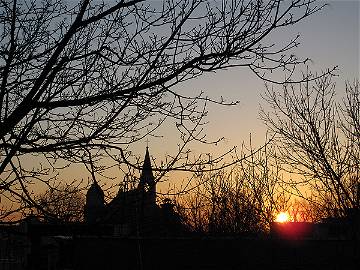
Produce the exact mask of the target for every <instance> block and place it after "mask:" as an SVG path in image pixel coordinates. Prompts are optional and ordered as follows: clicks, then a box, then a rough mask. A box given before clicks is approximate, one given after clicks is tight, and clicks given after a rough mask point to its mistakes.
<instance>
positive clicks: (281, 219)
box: [275, 212, 290, 223]
mask: <svg viewBox="0 0 360 270" xmlns="http://www.w3.org/2000/svg"><path fill="white" fill-rule="evenodd" d="M288 221H290V216H289V214H288V213H287V212H280V213H279V214H278V215H277V216H276V219H275V222H280V223H284V222H288Z"/></svg>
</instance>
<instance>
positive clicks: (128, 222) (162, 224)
mask: <svg viewBox="0 0 360 270" xmlns="http://www.w3.org/2000/svg"><path fill="white" fill-rule="evenodd" d="M125 182H126V181H125ZM84 219H85V222H86V223H87V224H95V225H96V224H108V225H109V224H111V225H113V226H114V234H115V235H118V236H127V235H132V236H164V235H174V234H181V233H182V232H184V227H183V225H182V223H181V219H180V217H179V215H177V214H176V213H175V211H174V209H173V204H172V203H171V201H170V200H169V199H168V200H165V201H164V203H163V204H162V205H161V206H159V205H157V203H156V181H155V177H154V174H153V169H152V166H151V160H150V154H149V149H148V147H146V152H145V158H144V162H143V167H142V172H141V175H140V179H139V183H138V185H137V187H136V188H133V189H127V187H126V184H125V185H124V186H122V187H120V188H119V191H118V194H117V195H116V197H115V198H114V199H113V200H112V201H110V202H109V203H107V204H106V202H105V200H104V192H103V190H102V189H101V187H100V185H99V184H98V183H97V182H96V180H94V182H93V184H92V185H91V186H90V188H89V190H88V192H87V194H86V204H85V207H84Z"/></svg>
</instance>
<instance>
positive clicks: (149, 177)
mask: <svg viewBox="0 0 360 270" xmlns="http://www.w3.org/2000/svg"><path fill="white" fill-rule="evenodd" d="M145 184H147V185H148V186H149V187H151V186H154V185H155V178H154V175H153V171H152V167H151V160H150V154H149V147H146V153H145V159H144V164H143V167H142V172H141V176H140V183H139V187H140V188H143V187H144V186H145Z"/></svg>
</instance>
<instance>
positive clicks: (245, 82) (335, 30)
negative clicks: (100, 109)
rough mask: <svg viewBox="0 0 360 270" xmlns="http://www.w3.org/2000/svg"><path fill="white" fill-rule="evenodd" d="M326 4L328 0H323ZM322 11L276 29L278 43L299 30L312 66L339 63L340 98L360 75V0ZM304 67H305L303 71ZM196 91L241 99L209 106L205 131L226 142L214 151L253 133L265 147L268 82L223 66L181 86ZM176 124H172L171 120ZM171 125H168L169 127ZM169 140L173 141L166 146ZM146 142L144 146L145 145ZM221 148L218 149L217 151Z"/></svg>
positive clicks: (159, 147)
mask: <svg viewBox="0 0 360 270" xmlns="http://www.w3.org/2000/svg"><path fill="white" fill-rule="evenodd" d="M323 3H325V1H323ZM326 3H329V5H328V6H326V7H325V8H324V9H323V10H322V11H320V12H319V13H317V14H315V15H313V16H311V17H308V18H306V19H304V20H303V21H301V22H300V23H299V24H297V25H295V26H293V27H292V28H287V29H286V31H285V32H279V33H275V36H273V39H275V42H276V41H277V40H276V39H278V40H279V41H282V42H284V41H286V40H288V39H290V38H291V37H294V36H296V35H297V34H300V42H301V44H300V46H299V47H298V48H297V49H296V51H295V53H296V55H297V56H299V57H301V58H307V57H308V58H310V59H311V60H312V61H311V62H309V69H310V70H311V71H312V72H321V71H324V70H326V69H329V68H332V67H334V66H338V68H339V69H338V72H337V74H338V75H339V76H338V78H337V79H336V82H337V90H338V91H339V96H341V95H342V93H343V92H344V85H345V81H346V80H349V81H353V80H354V79H356V78H359V25H360V23H359V9H360V7H359V5H360V4H359V3H360V2H359V1H346V0H345V1H328V2H326ZM303 71H304V70H303ZM181 87H183V88H187V89H193V90H194V91H195V92H198V91H200V90H203V91H204V92H205V93H206V94H207V95H209V96H211V97H214V98H217V97H219V96H224V97H225V98H227V99H228V100H239V101H240V104H239V105H238V106H234V107H224V106H219V105H210V106H209V107H208V109H209V116H208V118H207V120H208V122H209V124H208V125H207V126H206V134H207V136H208V137H209V139H216V138H220V137H225V140H224V142H223V143H222V144H219V145H218V146H217V148H216V147H215V148H213V149H212V150H213V151H215V152H216V151H221V149H222V148H226V147H231V146H235V145H240V144H241V143H242V142H243V141H244V142H249V138H250V133H251V137H252V142H253V143H254V144H255V145H261V143H263V142H264V140H265V134H266V128H265V126H264V124H263V123H262V122H261V121H260V120H259V109H260V106H263V107H266V104H265V103H264V101H263V100H262V98H261V94H262V93H263V92H264V89H265V87H264V82H263V81H261V80H260V79H259V78H257V77H256V76H255V75H254V74H252V73H251V72H250V71H249V70H247V69H245V68H236V69H230V70H223V71H220V72H217V73H211V74H206V75H204V76H202V77H201V78H199V79H196V80H192V81H191V82H189V83H187V84H185V85H182V86H180V87H179V90H180V91H182V90H183V89H182V88H181ZM170 126H171V124H170ZM168 128H170V127H166V129H168ZM175 137H176V136H175V135H174V138H173V139H172V138H171V132H170V135H169V133H167V136H166V137H164V138H159V139H156V138H150V143H149V146H150V147H151V148H152V151H153V153H155V154H156V155H162V153H163V152H166V151H171V150H170V149H171V147H169V145H171V144H174V145H175V144H176V142H175V141H174V140H175ZM164 139H165V140H168V141H169V144H167V147H169V148H168V149H169V150H167V149H164V144H163V142H164ZM145 146H146V143H145V141H144V144H143V146H141V145H139V150H138V151H140V152H141V147H143V148H144V147H145ZM197 147H198V148H199V150H200V149H201V150H204V151H206V150H207V149H209V148H208V146H201V145H197ZM218 149H219V150H218Z"/></svg>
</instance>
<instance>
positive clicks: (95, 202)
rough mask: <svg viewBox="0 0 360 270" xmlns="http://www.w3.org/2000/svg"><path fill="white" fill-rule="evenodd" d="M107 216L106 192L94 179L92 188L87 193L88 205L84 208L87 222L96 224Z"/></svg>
mask: <svg viewBox="0 0 360 270" xmlns="http://www.w3.org/2000/svg"><path fill="white" fill-rule="evenodd" d="M104 214H105V201H104V192H103V191H102V189H101V187H100V186H99V184H98V183H97V182H96V180H95V179H94V182H93V183H92V185H91V187H90V188H89V190H88V192H87V193H86V204H85V207H84V218H85V222H88V223H95V222H97V221H99V220H100V219H101V218H102V217H103V215H104Z"/></svg>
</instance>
